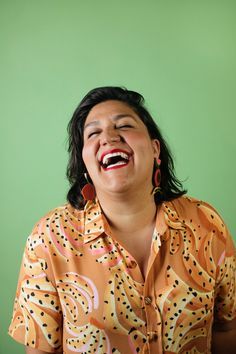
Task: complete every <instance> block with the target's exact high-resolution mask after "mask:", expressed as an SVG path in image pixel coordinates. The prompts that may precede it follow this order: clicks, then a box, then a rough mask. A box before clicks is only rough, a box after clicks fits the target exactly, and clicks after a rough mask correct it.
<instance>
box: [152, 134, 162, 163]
mask: <svg viewBox="0 0 236 354" xmlns="http://www.w3.org/2000/svg"><path fill="white" fill-rule="evenodd" d="M152 146H153V154H154V157H155V158H157V159H158V157H159V156H160V153H161V150H160V142H159V140H158V139H153V140H152Z"/></svg>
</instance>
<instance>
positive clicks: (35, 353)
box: [25, 347, 62, 354]
mask: <svg viewBox="0 0 236 354" xmlns="http://www.w3.org/2000/svg"><path fill="white" fill-rule="evenodd" d="M25 352H26V354H48V352H44V351H42V350H38V349H34V348H30V347H25ZM57 354H62V352H60V353H57Z"/></svg>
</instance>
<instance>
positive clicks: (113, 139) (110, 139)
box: [100, 130, 121, 145]
mask: <svg viewBox="0 0 236 354" xmlns="http://www.w3.org/2000/svg"><path fill="white" fill-rule="evenodd" d="M120 141H121V136H120V135H119V133H118V132H116V131H115V130H112V131H111V130H109V131H104V132H103V133H102V135H101V136H100V142H101V145H106V144H112V143H117V142H120Z"/></svg>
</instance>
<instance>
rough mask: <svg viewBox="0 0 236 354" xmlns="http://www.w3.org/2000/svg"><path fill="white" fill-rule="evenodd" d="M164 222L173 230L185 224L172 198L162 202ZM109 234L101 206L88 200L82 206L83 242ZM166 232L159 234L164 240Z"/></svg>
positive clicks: (182, 228)
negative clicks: (83, 206)
mask: <svg viewBox="0 0 236 354" xmlns="http://www.w3.org/2000/svg"><path fill="white" fill-rule="evenodd" d="M162 208H163V211H164V217H165V222H166V224H167V226H168V228H171V229H175V230H184V229H185V228H186V225H185V223H184V220H182V219H181V218H180V216H179V214H178V212H177V209H176V207H175V203H174V200H173V201H167V202H163V204H162ZM104 233H105V234H106V235H111V230H110V227H109V224H108V222H107V219H106V218H105V216H104V214H103V212H102V209H101V206H100V204H99V202H98V200H97V198H96V200H95V201H88V202H87V204H86V205H85V208H84V243H88V242H90V241H93V240H94V239H96V238H97V237H99V236H100V235H102V234H104ZM168 234H169V233H168V232H165V233H164V234H163V235H161V239H162V240H163V241H165V240H166V239H167V238H168Z"/></svg>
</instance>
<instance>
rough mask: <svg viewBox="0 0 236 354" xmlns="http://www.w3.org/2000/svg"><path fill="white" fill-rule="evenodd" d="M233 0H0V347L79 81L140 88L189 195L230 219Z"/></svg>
mask: <svg viewBox="0 0 236 354" xmlns="http://www.w3.org/2000/svg"><path fill="white" fill-rule="evenodd" d="M235 14H236V2H235V1H234V0H232V1H227V0H222V1H217V0H212V1H208V0H195V1H194V0H173V1H171V0H163V1H158V0H156V1H154V0H153V1H148V0H147V1H138V0H134V1H133V0H123V1H112V0H107V1H105V0H100V1H95V0H94V1H86V0H77V1H76V0H73V1H72V0H69V1H68V0H67V1H66V0H65V1H59V0H56V1H54V0H41V1H37V0H28V1H26V0H21V1H17V0H15V1H11V0H5V1H4V0H1V1H0V45H1V55H0V78H1V79H0V90H1V105H0V117H1V130H0V144H1V150H0V151H1V174H0V178H1V225H2V227H1V242H2V246H1V257H0V260H1V267H0V269H1V297H0V298H1V306H0V311H1V316H0V317H1V327H0V331H1V337H0V338H1V339H0V353H1V354H21V353H23V352H24V351H23V347H21V346H20V345H17V344H16V343H15V342H14V341H13V340H11V338H10V337H9V336H8V335H7V334H6V333H7V327H8V324H9V321H10V317H11V313H12V305H13V299H14V295H15V290H16V283H17V278H18V272H19V266H20V262H21V257H22V252H23V248H24V245H25V241H26V237H27V236H28V234H29V233H30V231H31V229H32V227H33V225H34V223H35V222H36V221H37V220H38V219H39V218H40V217H41V216H43V215H44V214H45V213H46V212H47V211H49V210H50V209H52V208H53V207H55V206H57V205H59V204H62V203H64V202H65V196H66V192H67V188H68V184H67V181H66V178H65V170H66V163H67V151H66V147H67V143H66V141H67V136H66V127H67V123H68V121H69V119H70V117H71V114H72V112H73V110H74V108H75V107H76V105H77V104H78V102H79V101H80V99H81V98H82V97H83V96H84V94H85V93H87V91H88V90H90V89H92V88H94V87H97V86H103V85H124V86H126V87H127V88H130V89H133V90H137V91H139V92H141V93H142V94H143V95H144V97H145V98H146V101H147V106H148V108H149V109H150V111H151V112H152V114H153V115H154V117H155V119H156V121H157V123H158V124H159V125H160V127H161V128H162V131H163V133H164V135H165V136H166V138H167V141H168V142H169V144H170V146H171V148H172V150H173V153H174V156H175V160H176V169H177V172H178V176H179V178H180V179H182V180H185V182H184V185H185V187H186V188H188V191H189V194H190V195H192V196H195V197H197V198H201V199H204V200H206V201H208V202H210V203H211V204H213V205H214V206H215V207H216V209H217V210H218V211H219V212H220V213H221V215H222V216H223V218H224V219H225V221H226V223H227V224H228V226H229V228H230V230H231V232H232V233H233V232H234V229H235V226H236V221H235V208H234V202H235V197H236V193H235V189H234V184H235V177H236V169H235V154H236V148H235V147H236V142H235V113H236V106H235V92H236V80H235V79H236V64H235V63H236V48H235V43H236V42H235V34H236V20H235V17H236V16H235Z"/></svg>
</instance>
